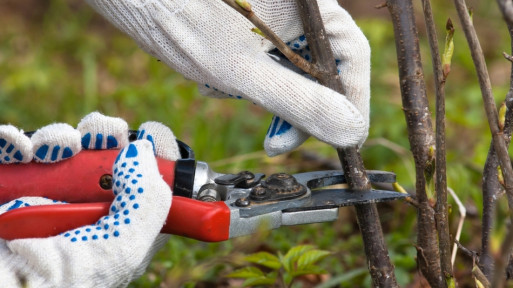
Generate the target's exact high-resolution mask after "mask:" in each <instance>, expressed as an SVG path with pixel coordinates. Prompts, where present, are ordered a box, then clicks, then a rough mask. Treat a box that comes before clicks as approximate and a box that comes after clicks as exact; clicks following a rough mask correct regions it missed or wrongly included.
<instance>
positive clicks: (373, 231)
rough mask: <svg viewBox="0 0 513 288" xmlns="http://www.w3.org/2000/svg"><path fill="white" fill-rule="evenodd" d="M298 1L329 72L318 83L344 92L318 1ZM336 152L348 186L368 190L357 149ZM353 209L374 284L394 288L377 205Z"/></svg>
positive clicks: (315, 53)
mask: <svg viewBox="0 0 513 288" xmlns="http://www.w3.org/2000/svg"><path fill="white" fill-rule="evenodd" d="M297 3H298V7H299V11H300V15H301V19H302V21H303V29H304V32H305V36H306V40H307V42H308V46H309V47H310V51H311V52H312V62H313V63H314V64H317V66H318V67H321V70H322V71H327V72H328V73H329V75H326V76H323V77H321V78H317V77H316V78H317V79H318V80H319V82H320V83H321V84H323V85H325V86H327V87H329V88H331V89H333V90H335V91H337V92H339V93H342V94H344V92H345V91H343V86H342V83H341V82H340V79H339V78H338V72H337V67H336V65H335V58H334V56H333V52H332V51H331V48H330V47H331V46H330V44H329V42H328V37H327V35H326V31H325V29H324V24H323V22H322V18H321V14H320V12H319V7H318V6H317V2H316V1H311V0H298V1H297ZM337 151H338V154H339V158H340V160H341V162H342V167H343V169H344V173H345V175H346V178H347V179H348V184H349V187H350V188H351V189H354V190H368V189H371V186H370V182H369V180H368V178H367V175H366V173H365V167H364V166H363V161H362V158H361V156H360V153H359V151H358V148H357V147H352V148H345V149H338V150H337ZM355 208H356V214H357V217H358V224H359V226H360V231H361V233H362V239H363V243H364V247H365V255H366V256H367V263H368V268H369V271H370V274H371V277H372V280H373V283H374V286H376V287H397V282H396V279H395V274H394V266H393V265H392V263H391V262H390V258H389V257H388V251H387V248H386V245H385V240H384V237H383V231H382V229H381V224H380V220H379V215H378V210H377V208H376V205H374V204H370V205H357V206H356V207H355Z"/></svg>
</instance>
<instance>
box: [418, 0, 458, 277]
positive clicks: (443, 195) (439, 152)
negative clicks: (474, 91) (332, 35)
mask: <svg viewBox="0 0 513 288" xmlns="http://www.w3.org/2000/svg"><path fill="white" fill-rule="evenodd" d="M422 3H423V8H424V19H425V21H426V28H427V35H428V40H429V47H430V49H431V59H432V62H433V70H434V74H435V91H436V168H435V175H436V178H435V189H436V206H435V211H436V214H435V215H436V228H437V230H438V246H439V249H440V261H441V268H442V272H443V274H444V275H445V277H446V278H452V277H453V276H452V265H451V246H452V245H451V238H450V235H449V216H448V212H447V210H448V209H447V174H446V157H445V80H446V79H445V76H444V73H443V70H442V61H441V59H440V52H439V50H438V37H437V35H436V27H435V23H434V20H433V12H432V11H431V3H430V0H422Z"/></svg>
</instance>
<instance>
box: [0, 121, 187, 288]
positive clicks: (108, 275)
mask: <svg viewBox="0 0 513 288" xmlns="http://www.w3.org/2000/svg"><path fill="white" fill-rule="evenodd" d="M138 136H139V137H138V138H140V139H142V140H138V141H135V142H133V143H128V125H127V124H126V122H124V121H123V120H122V119H119V118H111V117H106V116H103V115H101V114H99V113H92V114H90V115H88V116H86V117H85V118H84V119H83V120H82V121H81V122H80V124H79V125H78V129H77V130H75V129H73V128H72V127H71V126H69V125H67V124H52V125H49V126H47V127H44V128H42V129H39V130H38V131H37V132H36V133H35V134H34V135H33V136H32V137H31V139H29V138H28V137H26V136H25V135H24V134H23V132H22V131H19V130H18V129H16V128H15V127H13V126H8V125H3V126H0V159H2V160H3V161H4V162H9V163H15V162H18V163H19V162H24V163H26V162H29V161H30V160H31V157H32V155H34V159H35V160H36V161H39V162H45V163H52V162H57V161H61V160H63V159H65V158H69V157H72V156H73V155H75V154H77V153H79V151H80V149H81V147H80V146H81V144H82V145H83V146H84V148H85V149H88V148H94V149H106V148H121V147H123V146H125V148H123V150H121V152H120V154H119V156H118V158H117V160H116V162H115V163H113V164H114V167H113V171H119V172H118V173H115V174H114V175H113V181H114V183H116V185H115V186H114V194H115V195H116V198H115V200H114V201H113V202H112V205H111V208H110V213H109V215H106V216H104V217H102V218H100V219H99V220H98V221H97V222H96V223H91V225H88V226H84V227H80V228H77V229H74V230H72V231H68V232H66V233H63V234H61V235H58V236H55V237H49V238H38V239H19V240H12V241H6V240H3V239H0V275H1V276H0V283H1V285H0V286H2V287H125V286H127V285H128V284H129V283H130V282H131V281H132V280H134V279H136V278H138V277H139V276H140V275H142V273H144V271H145V269H146V267H147V265H148V264H149V262H150V260H151V258H152V257H153V255H154V254H155V253H156V251H157V250H158V249H159V248H161V247H162V246H163V245H164V244H165V243H166V242H167V240H168V237H169V236H168V235H163V234H159V232H160V230H161V228H162V226H163V225H164V221H165V219H166V217H167V214H168V211H169V208H170V205H171V197H172V196H171V191H170V188H169V186H168V185H167V184H166V183H165V182H164V181H163V180H162V177H161V175H160V173H159V170H158V167H157V162H156V159H155V154H154V153H156V154H157V155H158V156H159V157H163V158H166V159H168V160H176V159H178V158H180V154H179V150H178V146H177V145H176V139H175V137H174V135H173V133H172V132H171V130H169V128H167V127H166V126H164V125H162V124H160V123H156V122H148V123H144V124H143V125H141V127H140V128H139V133H138ZM31 140H32V141H31ZM32 151H34V153H32ZM2 153H3V154H2ZM64 161H65V160H64ZM19 165H23V164H19ZM48 165H51V164H48ZM117 183H119V184H117ZM43 204H59V202H56V201H53V200H51V199H45V198H39V197H24V198H20V199H16V200H14V201H11V202H8V203H5V204H3V205H0V214H2V213H4V212H6V211H8V210H11V209H15V208H18V207H24V206H29V205H43Z"/></svg>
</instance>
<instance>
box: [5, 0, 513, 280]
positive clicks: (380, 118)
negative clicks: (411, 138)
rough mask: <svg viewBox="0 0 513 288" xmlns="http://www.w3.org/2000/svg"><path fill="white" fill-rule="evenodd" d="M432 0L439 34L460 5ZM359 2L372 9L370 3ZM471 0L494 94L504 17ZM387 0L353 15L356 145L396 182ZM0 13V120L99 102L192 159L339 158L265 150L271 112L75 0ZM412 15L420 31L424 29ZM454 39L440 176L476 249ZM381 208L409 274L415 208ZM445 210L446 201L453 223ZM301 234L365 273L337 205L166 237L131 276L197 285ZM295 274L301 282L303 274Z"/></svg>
mask: <svg viewBox="0 0 513 288" xmlns="http://www.w3.org/2000/svg"><path fill="white" fill-rule="evenodd" d="M433 2H434V5H435V13H437V14H436V16H437V17H438V18H437V19H436V22H437V25H438V27H439V38H441V39H443V37H442V35H444V33H445V32H444V30H443V28H444V27H445V21H446V19H447V17H452V18H453V20H454V19H457V18H456V17H455V13H454V11H453V9H452V6H451V5H449V4H446V3H445V2H444V1H433ZM358 5H367V6H368V7H366V8H365V9H367V10H369V11H371V9H374V8H372V5H373V4H372V3H366V4H358ZM474 5H475V6H474V7H475V11H476V12H475V16H474V19H475V23H476V27H477V28H478V33H479V35H481V36H482V37H483V48H484V51H485V54H486V56H487V61H488V66H489V68H490V74H491V75H492V82H493V84H494V92H495V95H496V97H497V101H498V102H499V101H502V100H501V99H503V98H504V95H505V94H506V92H507V85H508V80H509V64H508V63H507V62H506V61H505V60H503V59H502V58H501V57H502V56H501V52H502V51H509V50H510V48H509V41H508V40H507V39H508V36H507V31H506V29H505V25H504V24H503V23H502V22H501V21H500V16H499V14H498V11H497V9H496V7H495V5H487V4H476V3H474ZM417 9H419V7H417ZM372 11H373V10H372ZM372 11H371V12H372ZM371 12H369V13H371ZM386 13H387V12H386V11H381V10H380V11H378V12H372V14H373V15H372V17H371V16H369V15H367V14H364V15H360V16H358V17H357V20H358V23H359V25H360V26H361V28H362V30H363V31H364V33H365V34H366V35H367V37H368V38H369V41H370V43H371V47H372V53H373V54H372V100H371V101H372V102H371V111H372V112H371V117H372V118H371V130H370V136H369V139H368V141H367V143H368V144H367V145H366V146H365V147H364V149H363V151H362V154H363V157H364V161H365V163H366V167H367V168H368V169H378V170H387V171H394V172H395V173H397V175H398V180H399V181H400V182H401V184H402V185H403V186H405V187H407V188H408V189H412V186H413V183H414V175H412V167H413V166H412V165H413V163H412V158H411V156H410V153H409V151H408V146H409V145H408V139H407V135H406V128H405V123H404V116H403V113H402V111H401V99H400V92H399V83H398V79H397V66H396V62H395V57H396V55H395V53H396V51H395V46H394V41H393V30H392V26H391V23H390V21H389V19H388V18H387V16H386V15H387V14H386ZM374 14H375V15H374ZM419 19H420V17H419ZM490 19H493V21H491V20H490ZM419 22H420V24H422V23H421V21H419ZM455 22H456V21H455ZM0 27H2V28H0V71H1V72H0V123H11V124H13V125H16V126H19V127H21V128H23V129H25V130H27V131H28V130H34V129H37V128H38V127H41V126H43V125H46V124H49V123H52V122H67V123H70V124H72V125H76V124H77V123H78V121H79V120H80V119H81V117H83V116H84V115H86V114H87V113H89V112H92V111H96V110H97V111H101V112H103V113H105V114H107V115H112V116H119V117H122V118H125V119H126V120H127V121H128V122H129V123H130V125H131V127H132V128H133V129H136V128H137V126H138V125H139V124H140V123H142V122H144V121H148V120H154V121H160V122H163V123H164V124H166V125H168V126H170V127H171V128H172V130H173V131H174V132H175V134H176V135H177V136H178V138H180V139H182V140H183V141H185V142H186V143H188V144H189V145H190V146H191V147H192V148H193V149H194V150H195V153H196V156H197V158H198V159H201V160H203V161H207V162H211V163H212V164H213V166H214V168H215V169H216V170H218V171H220V172H235V171H240V170H243V169H249V170H252V171H258V172H260V171H264V172H265V173H267V174H269V173H273V172H278V171H286V172H289V173H294V172H297V171H311V170H316V169H320V166H319V165H318V163H313V162H312V161H311V160H307V159H306V158H305V156H304V153H303V152H304V151H308V152H314V153H315V154H316V155H318V157H319V158H322V159H332V160H333V159H335V162H336V154H335V152H334V151H333V149H331V148H330V147H327V146H326V145H322V144H320V143H319V142H317V141H315V140H309V141H308V142H307V143H306V144H305V145H303V146H302V148H301V149H300V150H299V151H296V152H294V153H290V154H288V155H285V156H280V157H276V158H267V157H265V156H264V153H263V151H262V141H263V139H264V135H265V133H266V130H267V125H268V124H269V123H270V120H271V115H269V114H268V113H267V112H265V111H264V110H262V109H260V108H259V107H256V106H254V105H252V104H250V103H246V102H243V101H236V100H215V99H206V98H204V97H202V96H201V95H199V94H198V90H197V88H196V85H195V84H194V83H192V82H189V81H187V80H185V79H184V78H183V77H182V76H181V75H179V74H177V73H176V72H174V71H172V70H170V69H169V68H167V67H166V66H165V65H163V64H162V63H160V62H158V61H156V60H155V59H153V58H151V57H150V56H148V55H146V54H145V53H144V52H142V51H141V50H140V49H139V48H138V47H137V46H136V45H135V44H134V43H133V41H131V40H130V39H128V38H127V37H125V36H124V35H122V34H121V33H119V32H118V31H117V30H115V29H114V28H113V27H112V26H110V25H109V24H108V23H106V22H105V21H104V20H103V19H101V17H99V16H98V15H96V14H95V13H94V12H93V11H92V10H91V9H90V8H89V7H87V6H86V5H85V4H84V3H82V2H81V1H63V0H49V1H35V0H32V1H14V0H10V1H3V2H2V3H1V4H0ZM419 27H420V28H419V30H420V33H421V37H422V36H423V33H424V29H423V26H422V25H420V26H419ZM424 39H425V38H422V39H421V46H422V49H423V53H424V54H423V60H424V68H425V74H426V79H427V83H428V89H429V93H430V95H429V97H430V101H431V103H432V104H433V103H434V98H433V97H434V96H433V95H434V93H433V87H432V81H433V76H432V73H431V63H430V61H429V55H428V51H429V49H427V45H426V43H425V40H424ZM492 39H493V40H492ZM455 41H456V42H455V55H454V59H453V67H452V72H451V75H450V77H449V80H448V83H447V113H448V114H447V117H448V119H447V133H448V135H447V136H448V138H447V146H448V156H447V157H448V166H447V171H448V177H449V180H448V181H449V182H448V183H449V186H451V187H452V188H453V189H454V190H455V191H456V192H457V193H458V195H459V196H460V198H461V199H462V201H463V202H464V203H465V204H466V205H467V207H468V208H469V209H470V211H471V212H472V211H475V212H473V213H470V214H471V216H473V217H470V219H469V220H467V222H466V224H465V228H464V232H463V235H462V239H461V242H462V243H463V244H464V245H466V246H467V247H469V248H472V249H478V247H479V242H478V239H477V238H478V237H475V235H476V233H479V231H480V230H479V216H480V213H481V212H480V209H481V205H482V204H481V195H480V193H481V192H480V181H481V176H480V175H481V170H482V167H483V164H484V161H485V157H486V153H487V150H488V147H489V143H490V135H489V132H488V130H487V125H486V121H485V120H484V119H485V118H484V113H483V109H482V105H481V96H480V92H479V87H478V84H477V81H476V79H475V73H474V72H473V67H472V63H471V60H470V58H469V51H468V48H467V46H466V43H465V41H464V38H463V35H462V32H461V30H460V27H459V26H458V25H457V24H456V36H455ZM453 207H455V205H453ZM501 211H503V210H501V209H499V212H500V213H499V214H498V215H499V216H498V217H500V216H501V215H502V214H501V213H502V212H501ZM380 212H381V216H382V223H383V225H384V231H385V233H386V235H387V236H386V238H387V245H388V247H389V249H390V257H391V258H392V260H393V262H394V264H395V266H396V269H397V271H396V274H397V277H398V280H399V282H400V284H401V285H403V286H405V285H406V284H408V283H412V282H415V281H418V276H417V272H415V269H416V268H415V267H416V263H415V255H416V251H415V247H414V243H415V241H416V239H415V233H414V232H413V231H415V224H416V222H415V217H416V216H415V213H416V212H415V210H414V209H413V208H412V207H410V206H408V205H406V204H404V203H393V204H385V205H380ZM456 220H457V213H456V212H455V211H453V212H452V214H451V223H452V222H455V221H456ZM454 228H455V226H454ZM496 234H497V235H496V236H495V238H494V241H495V242H494V243H499V240H500V237H499V236H500V231H499V232H497V233H496ZM248 241H249V242H250V243H248ZM303 243H312V244H315V245H316V246H317V247H319V248H320V249H325V250H330V251H332V252H334V253H335V256H333V257H328V258H327V259H325V260H324V262H323V263H324V264H323V267H325V268H326V269H327V270H328V272H329V277H328V278H331V279H340V281H339V282H336V284H340V285H341V287H354V286H368V285H369V284H370V282H369V281H370V279H369V277H368V274H367V273H361V269H362V268H365V260H364V256H363V255H364V254H363V248H362V244H361V240H360V238H359V233H358V226H357V225H356V221H355V217H354V213H352V210H351V209H350V208H344V209H341V212H340V219H339V220H338V221H337V222H336V223H324V224H312V225H304V226H300V227H288V228H282V229H279V230H276V231H273V232H270V233H269V232H268V233H263V234H262V235H258V236H254V237H251V238H242V239H236V240H230V241H226V242H223V243H202V242H198V241H195V240H191V239H186V238H182V237H173V238H172V240H171V241H169V242H168V244H167V246H166V247H165V249H163V250H162V251H160V252H159V253H158V254H157V255H156V257H155V259H154V261H153V262H152V264H151V266H150V268H149V270H148V273H146V274H145V275H144V276H143V277H142V278H141V279H139V280H138V281H136V282H134V283H132V284H131V287H155V286H158V285H159V284H162V283H164V284H166V285H169V286H172V284H176V283H179V282H180V281H184V282H187V281H189V282H187V283H197V284H196V285H197V286H198V287H205V285H207V286H208V285H219V286H220V285H221V284H222V283H224V284H226V285H229V284H234V283H232V282H230V283H229V282H226V281H228V280H226V279H224V278H222V276H223V275H226V273H228V272H229V271H231V269H232V267H233V266H234V265H231V264H237V263H238V260H237V259H238V257H240V254H241V253H246V252H247V253H249V252H252V251H255V250H264V251H271V252H276V251H282V252H284V251H287V250H288V249H289V248H290V247H292V246H294V245H298V244H303ZM458 261H460V264H458V266H457V271H458V275H463V276H459V277H462V279H464V277H465V276H468V273H469V268H470V267H469V266H468V265H467V264H468V263H466V262H465V261H464V259H463V258H459V259H458ZM227 264H230V265H227ZM235 266H236V265H235ZM321 280H322V279H318V280H317V282H319V281H321ZM324 280H326V279H324ZM314 282H315V281H314ZM206 283H208V284H206ZM306 283H307V282H304V285H305V287H307V286H308V285H310V284H306ZM326 283H330V282H329V280H328V282H326ZM164 284H162V285H164ZM192 285H193V284H189V286H192ZM202 285H203V286H202ZM312 285H314V284H311V286H312ZM322 287H325V286H322Z"/></svg>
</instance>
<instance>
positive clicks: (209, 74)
mask: <svg viewBox="0 0 513 288" xmlns="http://www.w3.org/2000/svg"><path fill="white" fill-rule="evenodd" d="M87 1H88V3H89V4H90V5H91V6H92V7H94V8H95V9H96V10H97V11H98V12H99V13H101V14H102V15H103V16H105V17H106V18H107V19H108V20H109V21H111V22H112V23H113V24H114V25H116V26H117V27H118V28H119V29H121V30H122V31H123V32H125V33H127V34H128V35H129V36H130V37H132V38H133V39H134V40H135V41H136V42H137V43H138V44H139V45H140V47H141V48H142V49H144V50H145V51H146V52H148V53H149V54H151V55H153V56H155V57H156V58H157V59H159V60H161V61H163V62H165V63H166V64H167V65H169V66H170V67H171V68H173V69H175V70H176V71H178V72H180V73H182V74H183V75H184V76H185V77H186V78H188V79H191V80H194V81H196V82H197V83H198V84H199V85H198V86H199V87H200V92H201V93H202V94H204V95H207V96H212V97H224V98H236V99H246V100H249V101H251V102H253V103H255V104H257V105H260V106H262V107H264V108H266V109H267V110H269V111H270V112H272V113H274V114H275V115H276V116H277V117H275V118H274V119H273V122H272V123H271V126H270V128H269V132H268V134H267V137H266V140H265V144H264V146H265V149H266V151H267V153H268V154H269V155H271V156H272V155H277V154H280V153H283V152H286V151H289V150H291V149H293V148H295V147H296V146H298V145H300V144H301V143H302V142H303V141H304V140H305V139H306V138H307V137H308V136H307V134H310V135H313V136H315V137H316V138H318V139H320V140H322V141H324V142H326V143H328V144H331V145H333V146H335V147H346V146H353V145H361V144H362V143H363V141H365V138H366V137H367V134H368V128H369V97H370V48H369V44H368V41H367V39H366V38H365V36H364V35H363V33H362V32H361V31H360V29H359V28H358V27H357V26H356V24H355V23H354V21H353V19H352V18H351V16H350V15H349V14H348V13H347V12H346V11H345V10H344V9H342V8H341V7H340V6H339V5H338V3H337V1H336V0H318V4H319V9H320V11H321V15H322V18H323V21H324V25H325V28H326V32H327V34H328V38H329V40H330V43H331V48H332V50H333V52H334V54H335V57H336V58H337V66H338V70H339V73H340V76H341V81H342V84H343V86H344V91H346V94H345V95H341V94H338V93H336V92H334V91H332V90H330V89H328V88H326V87H323V86H322V85H320V84H318V83H316V82H315V81H312V80H310V78H308V77H305V76H303V75H302V73H301V72H299V71H298V70H297V69H290V65H289V64H290V63H289V62H288V61H287V60H285V59H284V58H283V57H281V59H278V60H277V59H276V58H277V57H271V56H270V53H272V54H275V55H276V54H279V53H276V52H275V51H272V50H273V49H274V46H272V44H271V43H270V42H269V41H267V40H265V39H262V37H261V36H259V35H257V34H255V33H253V32H251V28H253V25H252V24H251V23H250V22H249V21H248V20H247V19H245V18H244V17H243V16H241V15H239V14H238V13H237V12H236V11H234V10H233V9H232V8H230V7H228V6H227V5H226V4H224V3H223V2H222V1H221V0H87ZM249 2H250V3H251V5H252V7H253V11H254V12H255V14H256V15H257V16H258V17H260V18H261V19H262V20H263V21H264V22H265V23H267V24H268V25H269V26H270V27H271V29H272V30H274V31H275V32H276V33H277V34H278V35H279V36H280V37H281V39H282V40H284V41H285V42H287V43H288V44H289V46H291V47H292V48H293V49H295V50H296V52H298V53H299V54H301V55H303V56H304V57H306V58H307V59H308V58H311V56H310V55H309V53H310V52H309V48H308V45H307V43H306V41H305V37H304V36H303V29H302V25H301V21H300V18H299V15H298V11H297V7H296V3H295V2H296V1H295V0H249ZM283 120H286V121H287V122H288V123H287V122H285V121H283ZM289 123H290V124H292V126H291V125H290V124H289Z"/></svg>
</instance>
